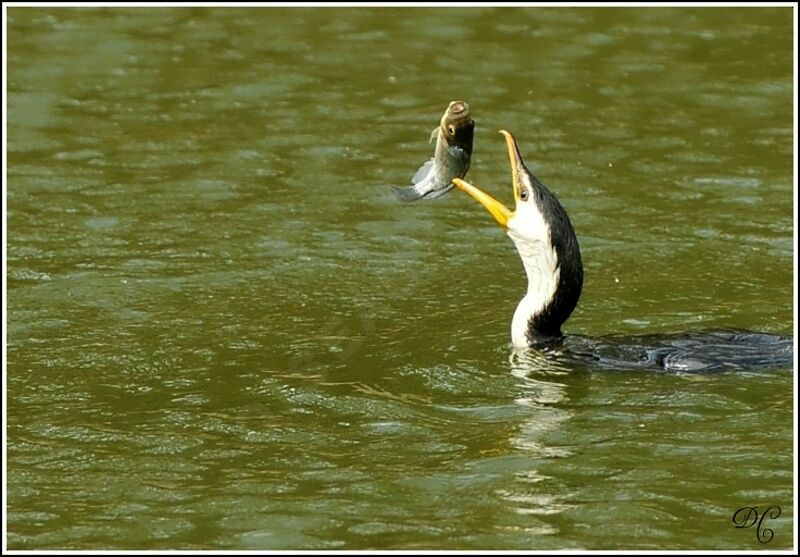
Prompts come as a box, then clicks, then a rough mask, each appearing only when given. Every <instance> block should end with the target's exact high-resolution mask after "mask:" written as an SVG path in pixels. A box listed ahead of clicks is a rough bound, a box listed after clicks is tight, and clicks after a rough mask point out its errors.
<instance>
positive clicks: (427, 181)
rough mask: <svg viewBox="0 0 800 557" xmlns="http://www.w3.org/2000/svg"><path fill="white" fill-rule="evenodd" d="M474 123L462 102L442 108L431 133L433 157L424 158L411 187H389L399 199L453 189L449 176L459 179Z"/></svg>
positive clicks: (469, 149) (469, 154)
mask: <svg viewBox="0 0 800 557" xmlns="http://www.w3.org/2000/svg"><path fill="white" fill-rule="evenodd" d="M474 132H475V122H474V121H473V120H472V117H471V116H470V112H469V105H468V104H467V103H465V102H464V101H452V102H451V103H450V104H449V106H448V107H447V110H445V111H444V115H443V116H442V119H441V121H440V122H439V126H438V127H437V128H435V129H434V130H433V132H431V138H430V141H433V139H434V138H436V150H435V151H434V155H433V158H432V159H430V160H428V161H426V162H425V164H423V165H422V166H421V167H420V168H419V170H417V172H416V174H414V176H413V177H412V178H411V183H412V185H411V186H406V187H401V186H392V188H393V189H394V191H395V193H396V194H397V197H398V198H400V199H401V200H402V201H408V202H410V201H417V200H418V199H436V198H437V197H441V196H443V195H444V194H446V193H447V192H449V191H450V190H451V189H453V187H454V184H453V179H454V178H463V177H464V176H466V174H467V171H468V170H469V163H470V159H471V158H472V139H473V136H474Z"/></svg>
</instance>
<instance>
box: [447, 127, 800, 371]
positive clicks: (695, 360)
mask: <svg viewBox="0 0 800 557" xmlns="http://www.w3.org/2000/svg"><path fill="white" fill-rule="evenodd" d="M500 133H501V134H503V136H504V137H505V141H506V148H507V150H508V157H509V161H510V164H511V179H512V187H513V190H514V200H515V210H514V211H511V210H509V209H507V208H506V207H505V206H504V205H503V204H502V203H500V202H499V201H497V200H496V199H494V198H493V197H492V196H490V195H489V194H487V193H485V192H484V191H482V190H480V189H478V188H476V187H475V186H473V185H471V184H469V183H467V182H465V181H463V180H461V179H459V178H456V179H454V180H453V183H454V184H455V185H456V186H457V187H458V188H460V189H461V190H463V191H465V192H466V193H468V194H469V195H470V196H472V197H473V198H474V199H475V200H476V201H478V202H479V203H480V204H481V205H483V207H484V208H486V210H487V211H488V212H489V213H490V214H491V215H492V216H493V217H494V218H495V220H497V222H498V224H500V226H501V227H503V229H504V230H505V231H506V233H507V234H508V236H509V237H510V238H511V240H512V241H513V242H514V245H515V246H516V248H517V252H518V253H519V256H520V258H521V259H522V264H523V267H524V268H525V273H526V275H527V278H528V289H527V292H526V294H525V296H524V297H523V298H522V300H521V301H520V302H519V304H518V305H517V309H516V311H515V312H514V317H513V319H512V321H511V341H512V343H513V344H514V346H515V347H516V348H531V347H533V348H538V349H540V350H542V351H543V352H546V353H550V354H552V355H554V356H558V357H559V358H560V359H565V360H567V361H571V362H572V363H577V362H583V363H584V364H590V365H591V366H592V367H593V368H594V367H601V368H614V369H641V368H652V367H655V368H658V369H665V370H671V371H693V372H697V371H718V370H727V369H749V370H753V369H781V368H785V367H791V366H792V364H793V362H794V357H793V348H794V345H793V341H792V339H791V338H787V337H782V336H779V335H770V334H766V333H753V332H748V331H700V332H696V333H681V334H677V335H667V336H663V337H657V336H655V335H648V336H642V337H635V338H629V339H619V338H614V339H611V338H607V339H602V340H601V339H598V340H593V339H585V338H582V337H575V336H569V337H566V338H565V337H564V336H563V333H562V330H561V327H562V325H563V324H564V322H565V321H566V320H567V319H568V318H569V316H570V314H571V313H572V311H573V310H574V309H575V307H576V305H577V303H578V299H579V298H580V295H581V289H582V287H583V263H582V261H581V253H580V247H579V245H578V239H577V236H576V234H575V230H574V228H573V226H572V223H571V221H570V219H569V217H568V216H567V212H566V211H565V210H564V207H563V206H562V205H561V203H560V202H559V201H558V199H557V198H556V196H555V195H553V193H552V192H551V191H550V190H549V189H548V188H547V187H546V186H545V185H544V184H542V182H540V181H539V180H538V179H537V178H536V176H534V175H533V173H532V172H531V171H530V170H529V169H528V168H527V167H526V166H525V163H524V161H523V160H522V156H521V154H520V151H519V147H518V145H517V142H516V140H515V139H514V136H512V135H511V134H510V133H509V132H507V131H502V130H501V132H500Z"/></svg>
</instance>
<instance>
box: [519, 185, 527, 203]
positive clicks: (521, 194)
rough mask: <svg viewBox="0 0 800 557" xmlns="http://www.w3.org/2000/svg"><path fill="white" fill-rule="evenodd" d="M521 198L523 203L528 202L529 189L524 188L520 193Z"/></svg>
mask: <svg viewBox="0 0 800 557" xmlns="http://www.w3.org/2000/svg"><path fill="white" fill-rule="evenodd" d="M519 198H520V199H521V200H522V201H527V200H528V189H527V188H522V190H521V191H520V192H519Z"/></svg>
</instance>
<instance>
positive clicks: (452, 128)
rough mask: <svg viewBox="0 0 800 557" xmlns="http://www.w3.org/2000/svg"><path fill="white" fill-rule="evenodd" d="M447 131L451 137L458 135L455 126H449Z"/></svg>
mask: <svg viewBox="0 0 800 557" xmlns="http://www.w3.org/2000/svg"><path fill="white" fill-rule="evenodd" d="M447 131H448V132H449V133H450V135H455V134H456V129H455V128H454V127H453V126H447Z"/></svg>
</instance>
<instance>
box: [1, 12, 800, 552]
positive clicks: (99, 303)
mask: <svg viewBox="0 0 800 557" xmlns="http://www.w3.org/2000/svg"><path fill="white" fill-rule="evenodd" d="M792 98H793V85H792V12H791V9H789V8H783V9H754V8H738V9H732V8H713V9H663V8H661V9H656V8H649V9H608V8H604V9H601V8H595V9H585V8H583V9H582V8H571V9H565V8H558V9H533V8H529V9H485V8H484V9H477V8H470V9H438V10H437V9H404V10H399V9H364V8H358V9H303V10H300V9H188V8H186V9H152V8H135V9H63V8H62V9H58V8H43V9H32V8H11V9H9V11H8V176H7V207H8V210H7V219H8V220H7V222H8V237H7V240H8V243H7V250H8V261H7V263H8V267H7V275H6V276H7V293H8V322H7V359H8V366H7V381H8V399H7V412H8V429H7V447H8V475H7V485H6V488H7V496H8V507H7V511H8V514H7V528H8V540H7V541H8V548H9V549H36V548H38V549H42V548H51V549H59V548H60V549H99V548H119V549H159V548H162V549H167V548H176V549H285V548H289V549H388V548H392V549H490V548H494V549H557V548H588V549H602V548H610V549H622V548H642V549H686V548H700V549H725V548H728V549H762V548H765V549H781V548H783V549H786V548H790V547H792V544H793V543H794V540H793V535H792V526H793V521H794V515H793V509H792V473H793V472H792V417H793V416H792V404H793V400H792V388H793V376H792V372H791V371H790V370H786V369H784V370H773V371H768V372H765V373H726V374H714V375H690V374H663V373H662V374H659V373H654V372H627V373H619V372H617V373H615V372H587V371H576V370H569V369H558V368H557V367H556V366H553V365H549V364H548V362H547V361H544V362H541V361H540V362H530V361H526V360H525V359H524V358H523V359H520V358H519V357H515V356H514V355H513V351H512V349H511V345H510V334H509V327H510V322H511V316H512V314H513V311H514V308H515V306H516V304H517V302H518V300H519V298H520V297H521V296H522V294H523V292H524V289H525V278H524V274H523V272H522V266H521V264H520V262H519V259H518V258H517V255H516V252H515V250H514V248H513V245H512V243H511V241H510V240H509V239H508V238H507V237H505V236H504V235H503V233H502V231H501V230H500V229H499V228H498V227H497V226H496V224H494V223H493V221H492V219H491V217H490V216H489V215H488V214H487V213H486V212H485V211H484V210H482V209H481V208H480V207H479V206H478V205H477V204H476V203H475V202H474V201H473V200H472V199H470V198H468V197H467V196H466V195H464V194H463V193H461V192H458V191H454V192H453V193H451V194H450V195H448V196H446V197H444V198H443V199H441V200H439V201H437V202H430V203H418V204H412V205H403V204H400V203H399V202H397V201H396V199H395V198H394V197H393V195H392V194H391V192H390V191H389V189H388V187H387V185H388V184H400V185H405V184H407V183H408V180H409V179H410V177H411V175H412V174H413V173H414V171H415V170H416V168H417V167H418V166H419V165H420V164H421V163H422V162H423V161H424V160H425V159H426V158H428V157H429V156H431V154H432V152H433V149H432V145H430V144H428V143H427V139H428V136H429V134H430V130H431V129H432V128H433V127H434V126H435V125H436V122H437V121H438V119H439V117H440V115H441V113H442V111H443V110H444V108H445V107H446V106H447V104H448V102H449V101H451V100H454V99H464V100H466V101H467V102H469V103H470V106H471V108H472V111H473V115H474V117H475V120H476V122H477V128H476V136H475V154H474V156H473V160H472V169H471V171H470V174H469V179H470V181H472V182H473V183H475V184H477V185H479V186H481V187H483V188H485V189H486V190H488V191H490V192H492V193H493V194H494V195H496V196H498V197H499V198H500V199H502V200H505V201H506V202H510V200H511V187H510V178H509V174H508V163H507V158H506V154H505V148H504V145H503V141H502V137H500V136H499V135H498V134H497V133H496V130H498V129H500V128H505V129H508V130H510V131H512V132H513V133H515V135H516V136H517V138H518V139H519V141H520V145H521V149H522V152H523V156H525V158H526V160H527V161H528V163H529V165H530V166H531V167H532V168H533V169H534V170H535V171H536V173H537V175H538V176H539V178H540V179H542V181H544V182H545V183H546V184H548V185H549V186H550V187H551V189H552V190H553V191H554V192H555V193H556V194H557V195H558V196H559V198H560V199H561V201H562V203H563V204H564V206H565V207H566V209H567V211H568V212H569V214H570V216H571V218H572V221H573V223H574V224H575V227H576V230H577V234H578V238H579V241H580V244H581V249H582V253H583V259H584V263H585V267H586V280H585V287H584V291H583V295H582V298H581V302H580V304H579V306H578V309H577V310H576V312H575V313H574V315H573V316H572V317H571V319H570V320H569V321H568V322H567V324H566V326H565V331H566V332H567V333H569V334H578V335H585V336H588V337H592V336H599V335H604V334H608V333H619V334H640V333H662V332H663V333H668V332H675V331H689V330H696V329H704V328H728V327H738V328H744V329H749V330H754V331H765V332H773V333H780V334H791V333H792V329H793V321H792V257H793V243H792V236H793V228H792V226H793V222H792V202H793V197H792V196H793V193H792V192H793V187H792V141H793V133H792V116H793V115H792ZM767 505H778V506H780V507H781V509H782V514H781V516H780V517H779V518H777V519H774V520H768V521H767V522H766V523H765V524H764V526H765V527H766V528H770V529H772V530H774V538H773V540H772V542H770V543H769V544H762V543H760V542H759V541H758V539H757V535H756V528H750V529H736V528H734V526H733V523H732V515H733V513H734V511H736V510H737V509H738V508H740V507H744V506H758V507H759V508H760V509H764V508H765V507H766V506H767Z"/></svg>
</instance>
